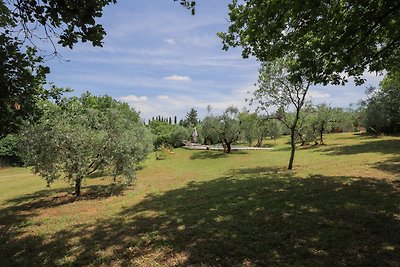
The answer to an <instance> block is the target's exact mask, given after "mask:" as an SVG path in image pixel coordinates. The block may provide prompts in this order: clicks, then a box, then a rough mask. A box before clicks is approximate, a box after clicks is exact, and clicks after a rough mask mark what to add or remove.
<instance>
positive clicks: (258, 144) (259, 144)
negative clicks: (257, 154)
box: [256, 138, 263, 147]
mask: <svg viewBox="0 0 400 267" xmlns="http://www.w3.org/2000/svg"><path fill="white" fill-rule="evenodd" d="M262 142H263V139H262V138H258V140H257V144H256V147H261V145H262Z"/></svg>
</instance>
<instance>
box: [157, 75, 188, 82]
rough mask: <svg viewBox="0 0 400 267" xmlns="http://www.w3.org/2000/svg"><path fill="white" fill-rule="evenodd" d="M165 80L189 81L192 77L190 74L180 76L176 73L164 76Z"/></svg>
mask: <svg viewBox="0 0 400 267" xmlns="http://www.w3.org/2000/svg"><path fill="white" fill-rule="evenodd" d="M164 80H168V81H182V82H188V81H191V80H192V79H191V78H190V77H189V76H180V75H176V74H175V75H172V76H168V77H164Z"/></svg>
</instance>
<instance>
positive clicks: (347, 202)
mask: <svg viewBox="0 0 400 267" xmlns="http://www.w3.org/2000/svg"><path fill="white" fill-rule="evenodd" d="M285 141H286V140H285V139H281V140H279V141H278V143H277V144H276V145H275V147H274V150H273V151H249V152H242V153H235V154H232V155H225V154H222V153H220V152H211V151H187V150H176V151H175V154H173V155H170V156H169V157H168V158H167V159H166V160H164V161H156V160H155V159H154V157H151V158H150V159H149V160H148V161H147V162H146V163H145V168H144V169H143V170H141V171H140V172H139V174H138V180H137V184H136V186H135V187H134V188H132V189H130V190H128V191H124V192H120V191H119V190H118V189H117V188H115V187H109V186H107V184H108V180H109V178H103V177H100V178H92V179H88V180H86V184H85V191H84V196H83V197H82V198H81V199H80V200H79V201H73V199H72V198H71V197H70V196H69V195H66V193H65V192H67V191H68V190H69V188H68V186H67V185H66V184H65V183H63V182H57V183H56V184H55V185H54V186H52V188H51V189H45V187H44V186H45V183H44V182H43V181H42V180H40V178H38V177H36V176H35V175H32V174H31V173H30V172H29V171H28V170H26V169H23V168H13V169H5V170H0V182H1V187H0V244H2V245H1V246H0V266H32V265H35V264H36V265H132V264H134V265H143V266H158V265H190V264H205V265H250V266H251V265H307V266H308V265H359V266H365V265H370V266H372V265H374V266H375V265H393V266H399V262H400V221H399V220H400V219H399V218H400V205H399V203H400V201H399V200H400V195H399V191H398V189H397V188H396V184H397V183H396V182H393V181H395V180H396V179H398V178H400V177H399V176H400V165H399V164H398V162H399V161H400V138H398V137H381V138H373V137H369V136H364V135H355V134H334V135H329V136H327V139H326V142H327V144H328V145H327V146H321V147H310V148H307V149H299V150H298V153H297V155H296V159H295V172H287V171H286V170H285V166H286V164H287V160H288V156H289V148H288V145H286V144H284V142H285Z"/></svg>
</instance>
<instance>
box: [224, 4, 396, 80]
mask: <svg viewBox="0 0 400 267" xmlns="http://www.w3.org/2000/svg"><path fill="white" fill-rule="evenodd" d="M229 9H230V13H229V19H230V23H231V24H230V26H229V29H228V31H227V32H226V33H220V34H219V35H220V37H221V38H222V40H223V44H224V49H228V48H229V47H237V46H242V47H243V52H242V55H243V57H245V58H246V57H248V56H250V55H253V56H255V57H256V58H257V59H259V60H260V61H262V62H268V61H274V60H275V59H277V58H280V57H283V56H284V57H290V58H294V59H296V60H295V61H292V62H291V64H290V65H289V66H288V67H289V71H290V72H291V73H292V74H296V75H303V76H305V77H307V79H308V80H310V81H312V82H313V83H314V84H317V83H323V84H328V83H332V84H343V83H345V82H347V76H353V77H354V78H355V82H356V84H361V83H363V82H364V80H363V79H362V78H361V75H362V74H363V72H364V71H365V70H369V71H377V72H379V71H383V70H389V71H391V70H396V69H399V67H400V61H399V60H398V59H399V57H400V2H398V1H392V0H368V1H358V0H344V1H342V0H340V1H339V0H335V1H331V0H322V1H321V0H311V1H290V0H245V1H244V2H243V3H239V2H238V1H237V0H233V3H232V4H230V5H229Z"/></svg>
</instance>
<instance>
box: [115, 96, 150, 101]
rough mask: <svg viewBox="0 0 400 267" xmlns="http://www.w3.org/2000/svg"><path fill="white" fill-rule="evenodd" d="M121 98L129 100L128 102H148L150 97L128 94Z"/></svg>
mask: <svg viewBox="0 0 400 267" xmlns="http://www.w3.org/2000/svg"><path fill="white" fill-rule="evenodd" d="M119 100H121V101H124V102H127V103H132V102H147V100H149V99H148V97H147V96H135V95H128V96H123V97H120V98H119Z"/></svg>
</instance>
